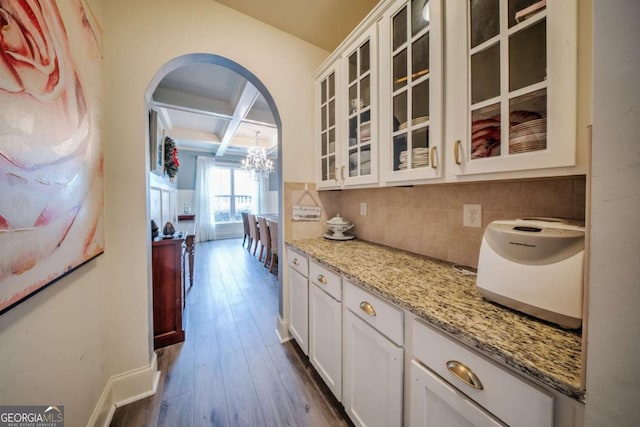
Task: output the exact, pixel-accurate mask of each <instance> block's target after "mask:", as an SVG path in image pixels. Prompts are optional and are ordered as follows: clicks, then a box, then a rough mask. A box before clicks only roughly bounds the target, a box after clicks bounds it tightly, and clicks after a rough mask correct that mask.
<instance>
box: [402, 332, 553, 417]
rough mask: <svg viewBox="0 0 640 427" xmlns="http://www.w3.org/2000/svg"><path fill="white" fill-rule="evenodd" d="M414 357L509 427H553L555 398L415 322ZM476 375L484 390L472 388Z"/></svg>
mask: <svg viewBox="0 0 640 427" xmlns="http://www.w3.org/2000/svg"><path fill="white" fill-rule="evenodd" d="M413 357H414V358H416V359H418V360H419V361H421V362H422V363H423V364H425V365H426V366H427V367H429V368H430V369H431V370H433V371H434V372H435V373H436V374H438V375H440V376H441V377H442V378H444V379H445V380H446V381H448V382H449V383H451V384H452V385H453V386H455V387H456V388H458V389H460V391H462V392H463V393H464V394H466V395H467V396H469V398H471V399H473V400H474V401H475V402H476V403H478V404H479V405H480V406H482V407H484V408H485V409H486V410H488V411H489V412H491V413H492V414H494V415H495V416H496V417H498V418H499V419H500V420H502V421H503V422H505V423H506V424H509V425H518V426H536V427H537V426H549V427H550V426H552V425H553V397H552V396H551V395H549V394H548V393H546V392H545V391H543V390H542V389H541V388H539V387H537V386H535V385H533V384H530V383H527V382H525V381H524V380H523V379H520V378H518V377H516V376H515V375H513V374H511V373H510V372H508V371H507V370H506V369H503V368H501V367H499V366H497V365H495V364H493V363H491V362H489V361H487V360H485V359H484V358H482V357H481V356H479V355H477V354H475V353H474V352H472V351H471V350H470V349H467V348H466V347H464V346H463V345H461V344H458V343H456V342H454V341H453V340H452V339H451V338H448V337H446V336H445V335H443V334H441V333H439V332H436V331H435V330H433V329H432V328H430V327H428V326H426V325H423V324H422V323H420V322H417V321H414V322H413ZM448 366H449V367H448ZM454 372H457V373H458V375H459V376H457V375H456V374H454ZM469 372H470V373H471V374H470V373H469ZM473 375H475V377H476V379H477V381H479V384H481V386H480V387H481V388H473V387H472V386H471V385H469V384H468V383H469V382H472V378H471V377H472V376H473ZM461 377H462V378H464V380H463V379H461Z"/></svg>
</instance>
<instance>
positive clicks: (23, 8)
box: [0, 0, 104, 313]
mask: <svg viewBox="0 0 640 427" xmlns="http://www.w3.org/2000/svg"><path fill="white" fill-rule="evenodd" d="M101 96H102V63H101V30H100V27H99V25H98V24H97V21H96V19H95V17H94V16H93V14H92V13H91V11H90V9H89V7H88V5H87V4H86V3H85V1H84V0H58V1H56V0H0V313H1V312H3V311H6V310H8V309H9V308H11V307H13V306H14V305H16V304H17V303H19V302H20V301H22V300H24V299H25V298H27V297H28V296H30V295H32V294H33V293H34V292H37V291H39V290H40V289H42V288H43V287H45V286H46V285H47V284H49V283H51V282H53V281H54V280H56V279H57V278H59V277H60V276H62V275H64V274H66V273H68V272H69V271H71V270H73V269H74V268H76V267H78V266H80V265H82V264H83V263H85V262H86V261H88V260H90V259H92V258H94V257H95V256H97V255H99V254H101V253H102V252H103V251H104V234H103V213H102V210H103V201H104V195H103V159H102V148H101V140H100V126H101V110H100V108H101Z"/></svg>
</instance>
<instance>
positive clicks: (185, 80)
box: [153, 0, 378, 160]
mask: <svg viewBox="0 0 640 427" xmlns="http://www.w3.org/2000/svg"><path fill="white" fill-rule="evenodd" d="M217 1H218V2H219V3H222V4H224V5H226V6H228V7H230V8H233V9H235V10H237V11H239V12H241V13H244V14H246V15H249V16H251V17H253V18H256V19H258V20H260V21H263V22H265V23H267V24H269V25H272V26H274V27H276V28H278V29H280V30H282V31H285V32H288V33H290V34H292V35H294V36H296V37H298V38H300V39H303V40H306V41H308V42H309V43H312V44H314V45H317V46H319V47H321V48H323V49H326V50H328V51H332V50H333V49H335V47H337V45H338V44H339V43H340V42H341V41H342V40H343V39H344V38H345V37H346V36H347V35H348V34H349V33H350V32H351V31H352V30H353V29H354V28H355V27H356V25H357V24H358V22H360V21H361V20H362V18H364V17H365V16H366V14H367V13H368V12H369V11H370V10H371V9H372V8H373V7H374V6H375V5H376V4H377V2H378V0H315V1H302V0H273V1H255V0H217ZM291 17H295V19H292V18H291ZM153 100H154V103H155V108H156V109H157V110H158V111H159V116H160V119H161V120H162V121H163V123H164V125H165V127H166V128H167V130H168V134H169V136H171V137H172V138H173V139H174V140H175V141H176V143H177V145H178V147H179V148H181V149H183V150H184V149H186V150H196V151H206V152H211V153H216V156H217V157H221V158H224V159H225V160H233V159H234V158H235V160H238V159H239V158H241V157H244V155H245V154H246V149H247V147H250V146H253V145H255V144H256V139H257V140H258V144H259V145H260V146H262V147H264V148H265V150H267V151H268V152H270V153H271V156H272V157H273V156H275V155H277V150H276V147H277V141H278V134H277V128H276V126H275V120H274V118H273V115H272V114H271V110H270V109H269V106H268V105H267V102H266V100H265V99H264V97H263V96H262V95H260V93H259V92H258V91H257V90H256V89H255V88H254V87H253V86H252V85H251V84H250V83H249V82H248V81H247V80H245V79H244V78H243V77H241V76H240V75H239V74H237V73H236V72H235V71H232V70H230V69H228V68H225V67H222V66H219V65H213V64H193V65H188V66H185V67H182V68H179V69H177V70H175V71H172V72H171V73H169V74H168V75H167V76H165V78H164V79H163V80H162V81H161V82H160V84H159V85H158V87H157V88H156V91H155V92H154V95H153ZM256 132H258V134H257V138H256Z"/></svg>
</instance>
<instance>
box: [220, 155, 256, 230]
mask: <svg viewBox="0 0 640 427" xmlns="http://www.w3.org/2000/svg"><path fill="white" fill-rule="evenodd" d="M210 176H211V182H210V184H211V188H213V191H214V196H213V208H214V212H215V222H216V223H220V222H241V221H242V212H250V211H252V210H254V209H253V208H254V204H255V203H256V202H257V194H258V186H257V182H256V181H255V180H254V179H253V178H252V177H251V173H249V172H246V171H243V170H241V169H232V168H220V167H216V168H214V170H213V174H212V175H210Z"/></svg>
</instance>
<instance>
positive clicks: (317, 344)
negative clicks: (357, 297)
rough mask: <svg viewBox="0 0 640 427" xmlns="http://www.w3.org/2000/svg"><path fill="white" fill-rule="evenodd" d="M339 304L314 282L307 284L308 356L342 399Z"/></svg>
mask: <svg viewBox="0 0 640 427" xmlns="http://www.w3.org/2000/svg"><path fill="white" fill-rule="evenodd" d="M341 328H342V304H340V302H339V301H336V300H335V299H333V298H332V297H331V296H330V295H329V294H328V293H326V292H324V291H323V290H322V289H320V288H319V287H318V286H317V285H315V284H312V285H310V295H309V360H310V361H311V364H312V365H313V367H314V368H316V371H317V372H318V374H319V375H320V377H321V378H322V379H323V380H324V382H325V383H326V384H327V386H328V387H329V389H330V390H331V391H332V392H333V394H334V396H335V397H336V399H338V400H341V399H342V329H341Z"/></svg>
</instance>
